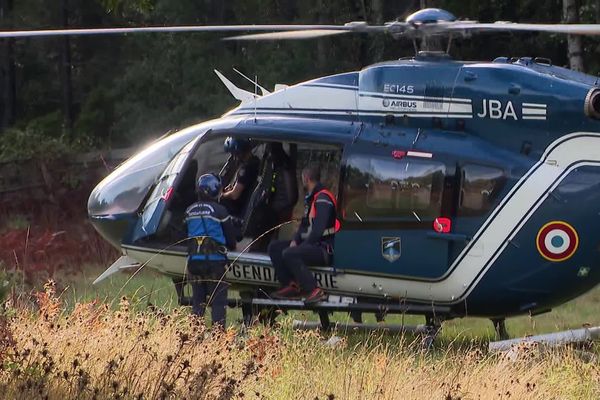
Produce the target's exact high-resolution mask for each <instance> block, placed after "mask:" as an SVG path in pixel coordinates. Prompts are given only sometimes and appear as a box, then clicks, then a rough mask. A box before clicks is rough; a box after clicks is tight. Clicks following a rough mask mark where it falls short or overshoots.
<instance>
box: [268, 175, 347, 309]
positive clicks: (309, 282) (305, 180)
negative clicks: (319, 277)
mask: <svg viewBox="0 0 600 400" xmlns="http://www.w3.org/2000/svg"><path fill="white" fill-rule="evenodd" d="M320 180H321V172H320V169H319V168H317V167H315V166H312V167H307V168H305V169H304V170H303V171H302V185H303V186H304V190H305V192H306V193H307V194H306V197H305V198H304V216H303V218H302V222H301V223H300V226H299V227H298V230H297V232H296V234H295V236H294V239H293V240H292V241H291V242H290V241H282V240H280V241H275V242H273V243H271V244H270V245H269V250H268V251H269V256H270V257H271V262H272V263H273V267H274V268H275V273H276V274H277V278H278V279H279V282H280V283H281V285H282V288H281V289H279V290H277V291H276V292H274V293H273V294H272V296H273V297H274V298H278V299H290V298H298V297H304V302H305V303H307V304H311V303H316V302H319V301H322V300H324V299H325V298H327V295H326V293H325V291H324V290H323V289H322V288H319V287H318V286H317V281H316V280H315V277H314V276H313V274H312V273H311V272H310V270H309V269H308V266H307V264H308V265H312V266H325V265H329V264H330V263H331V260H332V256H333V241H334V236H335V233H336V232H337V231H338V230H339V229H340V222H339V221H338V220H337V218H336V201H335V196H334V195H333V194H332V193H331V192H330V191H329V190H327V189H326V188H325V187H324V186H323V185H322V184H321V182H320Z"/></svg>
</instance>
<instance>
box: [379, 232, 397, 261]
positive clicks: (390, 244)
mask: <svg viewBox="0 0 600 400" xmlns="http://www.w3.org/2000/svg"><path fill="white" fill-rule="evenodd" d="M400 243H401V242H400V238H399V237H382V238H381V255H382V256H383V258H385V259H386V260H388V261H389V262H394V261H396V260H397V259H399V258H400V254H401V251H402V247H401V244H400Z"/></svg>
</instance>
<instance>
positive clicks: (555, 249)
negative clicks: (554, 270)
mask: <svg viewBox="0 0 600 400" xmlns="http://www.w3.org/2000/svg"><path fill="white" fill-rule="evenodd" d="M536 245H537V249H538V251H539V252H540V254H541V255H542V257H544V258H545V259H546V260H549V261H555V262H556V261H564V260H566V259H568V258H570V257H571V256H572V255H573V254H575V251H576V250H577V246H578V245H579V237H578V236H577V231H576V230H575V228H573V227H572V226H571V225H569V224H567V223H566V222H563V221H552V222H549V223H547V224H546V225H544V226H543V227H542V229H540V231H539V232H538V234H537V238H536Z"/></svg>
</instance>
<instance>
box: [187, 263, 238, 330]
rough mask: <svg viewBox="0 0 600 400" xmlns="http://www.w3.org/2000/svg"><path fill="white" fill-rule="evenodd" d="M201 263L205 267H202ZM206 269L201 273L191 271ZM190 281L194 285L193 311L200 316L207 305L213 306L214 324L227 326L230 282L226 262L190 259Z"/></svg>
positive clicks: (212, 316)
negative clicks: (226, 276) (225, 279)
mask: <svg viewBox="0 0 600 400" xmlns="http://www.w3.org/2000/svg"><path fill="white" fill-rule="evenodd" d="M200 264H204V265H202V267H204V268H198V267H200ZM199 269H202V270H206V272H205V273H202V274H201V275H195V274H192V273H191V271H197V270H199ZM188 271H189V272H190V277H189V279H190V283H191V285H192V312H193V313H194V314H196V315H198V316H200V317H203V316H204V313H205V312H206V307H208V306H210V307H211V318H212V323H213V326H216V325H220V326H221V327H223V328H224V327H225V314H226V307H227V290H228V289H229V283H227V282H225V281H224V280H223V279H224V278H225V276H224V275H225V263H223V262H214V261H212V262H211V261H209V262H206V261H193V260H191V261H188Z"/></svg>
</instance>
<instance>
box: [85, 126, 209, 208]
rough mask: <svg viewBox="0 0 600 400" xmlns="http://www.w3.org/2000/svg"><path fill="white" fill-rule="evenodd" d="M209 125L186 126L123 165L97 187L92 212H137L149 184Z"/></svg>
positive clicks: (90, 199)
mask: <svg viewBox="0 0 600 400" xmlns="http://www.w3.org/2000/svg"><path fill="white" fill-rule="evenodd" d="M207 130H208V126H207V125H206V124H200V125H196V126H192V127H190V128H187V129H184V130H182V131H180V132H178V133H175V134H173V135H172V136H169V137H167V138H165V139H163V140H159V141H157V142H155V143H153V144H151V145H150V146H149V147H148V148H146V149H145V150H143V151H141V152H140V153H138V154H137V155H135V156H134V157H132V158H130V159H129V160H127V161H126V162H124V163H123V164H121V165H120V166H119V167H118V168H117V169H116V170H114V171H113V172H112V173H111V174H110V175H108V176H107V177H106V178H104V180H103V181H102V182H100V183H99V184H98V186H96V188H95V189H94V191H93V192H92V194H91V195H90V198H89V201H88V214H89V215H95V216H99V215H114V214H124V213H133V212H135V211H137V209H138V208H139V206H140V204H141V203H142V200H143V199H144V197H145V196H146V194H147V193H148V190H149V189H150V186H152V184H153V183H154V182H155V181H156V179H157V178H158V176H160V174H161V173H162V172H163V170H164V169H165V166H166V165H167V163H168V162H169V160H171V158H173V156H174V155H175V154H177V153H178V152H179V151H180V150H181V149H182V148H183V146H184V145H185V144H186V143H188V142H189V141H190V140H192V139H194V138H196V137H198V136H200V135H203V134H204V133H206V131H207Z"/></svg>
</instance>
